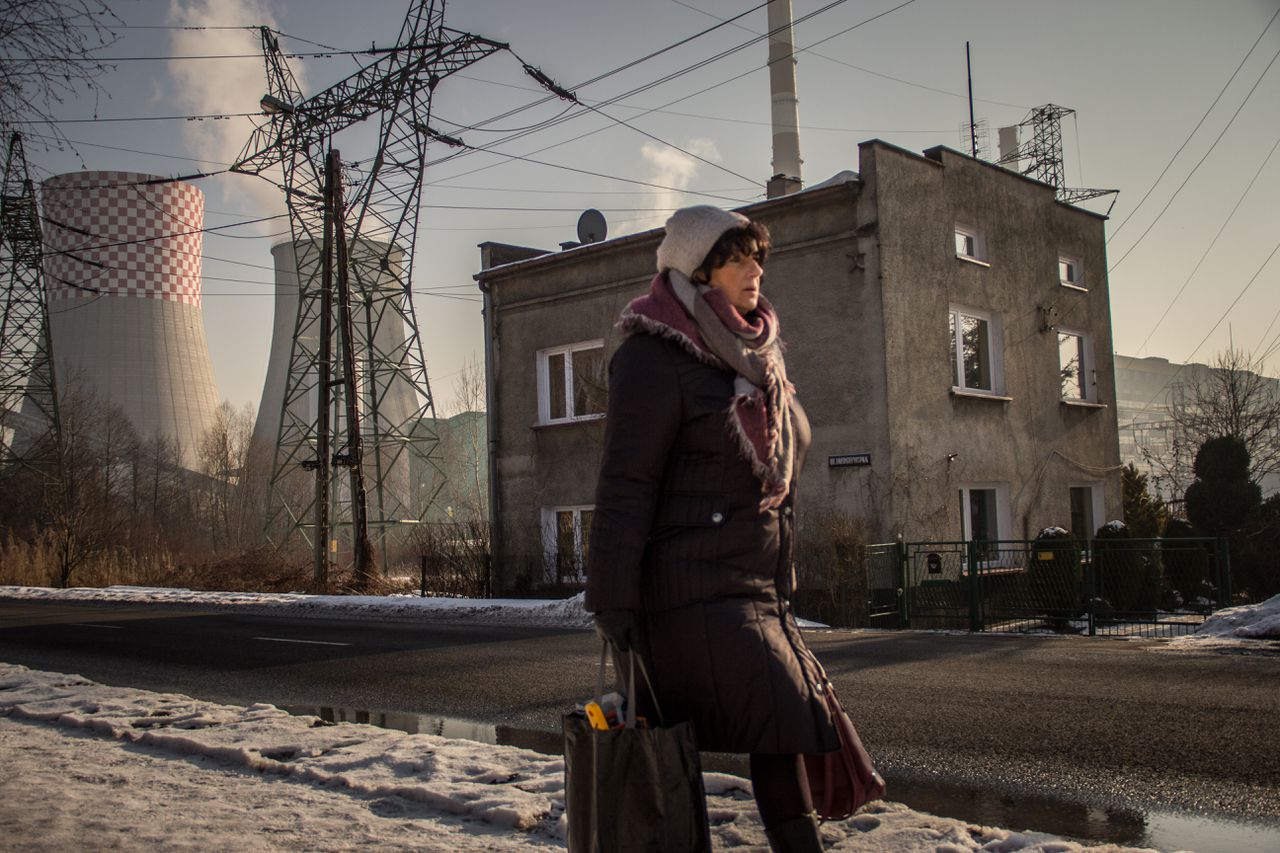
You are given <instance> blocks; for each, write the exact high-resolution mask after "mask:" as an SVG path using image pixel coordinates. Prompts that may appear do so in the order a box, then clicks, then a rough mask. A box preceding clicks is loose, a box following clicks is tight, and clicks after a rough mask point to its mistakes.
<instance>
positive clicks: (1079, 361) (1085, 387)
mask: <svg viewBox="0 0 1280 853" xmlns="http://www.w3.org/2000/svg"><path fill="white" fill-rule="evenodd" d="M1093 373H1094V367H1093V346H1092V341H1091V340H1090V338H1089V336H1088V335H1086V334H1085V333H1084V332H1077V331H1072V330H1070V329H1059V330H1058V381H1059V383H1060V384H1061V392H1062V399H1063V400H1066V401H1067V402H1074V403H1091V402H1094V401H1095V400H1096V399H1097V393H1096V392H1097V387H1096V383H1095V382H1094V376H1093Z"/></svg>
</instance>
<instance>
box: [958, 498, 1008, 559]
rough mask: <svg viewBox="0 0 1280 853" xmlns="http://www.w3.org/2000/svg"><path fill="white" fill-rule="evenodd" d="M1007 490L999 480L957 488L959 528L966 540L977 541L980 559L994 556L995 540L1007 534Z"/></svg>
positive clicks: (995, 554) (996, 556) (997, 554)
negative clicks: (998, 482)
mask: <svg viewBox="0 0 1280 853" xmlns="http://www.w3.org/2000/svg"><path fill="white" fill-rule="evenodd" d="M1010 523H1011V519H1010V516H1009V490H1008V487H1006V486H1004V485H1000V484H991V485H975V486H963V487H961V489H960V532H961V536H962V538H963V539H964V540H965V541H966V542H976V543H978V546H977V549H978V554H979V558H978V559H980V560H983V561H984V562H990V561H993V560H996V559H998V557H999V552H998V547H999V546H998V544H997V543H998V542H999V541H1000V540H1001V539H1004V538H1007V531H1008V530H1009V526H1010Z"/></svg>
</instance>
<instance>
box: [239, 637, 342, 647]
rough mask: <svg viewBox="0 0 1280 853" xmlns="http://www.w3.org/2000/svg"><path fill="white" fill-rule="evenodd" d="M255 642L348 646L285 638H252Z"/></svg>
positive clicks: (322, 641) (321, 641)
mask: <svg viewBox="0 0 1280 853" xmlns="http://www.w3.org/2000/svg"><path fill="white" fill-rule="evenodd" d="M253 639H255V640H266V641H267V642H268V643H305V644H306V645H308V646H349V645H351V644H350V643H328V642H325V641H324V640H291V639H288V638H286V637H254V638H253Z"/></svg>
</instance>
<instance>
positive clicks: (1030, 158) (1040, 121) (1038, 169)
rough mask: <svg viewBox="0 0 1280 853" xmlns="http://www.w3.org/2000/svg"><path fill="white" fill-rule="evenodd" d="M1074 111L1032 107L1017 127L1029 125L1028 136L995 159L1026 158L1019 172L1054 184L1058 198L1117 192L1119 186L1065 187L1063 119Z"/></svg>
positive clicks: (1069, 199) (1075, 198)
mask: <svg viewBox="0 0 1280 853" xmlns="http://www.w3.org/2000/svg"><path fill="white" fill-rule="evenodd" d="M1073 113H1075V110H1073V109H1070V108H1068V107H1060V106H1058V105H1057V104H1045V105H1044V106H1040V107H1036V108H1034V109H1033V110H1032V111H1031V113H1030V114H1029V115H1028V116H1027V117H1026V118H1025V119H1024V120H1023V121H1022V122H1021V123H1020V124H1019V125H1018V127H1029V128H1031V138H1030V139H1028V140H1027V141H1026V142H1023V143H1022V144H1021V145H1019V146H1018V147H1017V149H1016V150H1014V151H1011V152H1007V153H1005V154H1004V155H1003V156H1001V158H1000V159H999V160H998V161H997V162H998V163H1010V162H1015V161H1022V160H1026V161H1027V163H1026V165H1025V166H1024V167H1023V168H1022V170H1021V171H1022V174H1024V175H1027V176H1029V177H1032V178H1035V179H1036V180H1037V181H1043V182H1044V183H1046V184H1048V185H1049V186H1051V187H1053V188H1054V190H1055V191H1056V193H1057V197H1058V201H1062V202H1066V203H1068V204H1075V203H1077V202H1081V201H1087V200H1089V199H1091V198H1098V197H1099V196H1104V195H1109V194H1111V193H1118V192H1119V190H1102V189H1091V188H1087V187H1068V186H1067V179H1066V170H1065V168H1064V166H1063V157H1062V120H1063V119H1064V118H1066V117H1067V116H1069V115H1072V114H1073Z"/></svg>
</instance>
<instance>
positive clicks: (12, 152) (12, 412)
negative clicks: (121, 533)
mask: <svg viewBox="0 0 1280 853" xmlns="http://www.w3.org/2000/svg"><path fill="white" fill-rule="evenodd" d="M42 259H43V251H42V248H41V233H40V214H39V212H38V210H37V208H36V191H35V183H34V181H32V179H31V176H30V174H29V172H28V168H27V156H26V151H25V149H24V148H23V145H22V135H21V134H19V133H14V134H13V135H12V136H10V137H9V148H8V153H7V155H6V157H5V164H4V183H3V186H2V188H0V281H2V282H3V288H4V293H3V299H4V306H3V313H2V314H0V469H9V470H12V468H13V466H15V465H17V466H21V467H25V468H28V469H32V470H34V471H35V472H36V473H37V474H39V475H41V476H44V477H46V478H48V479H49V480H50V481H51V482H55V483H56V482H58V481H60V475H61V467H60V463H61V458H62V454H61V447H62V432H61V424H60V421H59V419H58V395H57V386H56V382H55V380H54V375H53V348H52V345H51V343H50V338H49V309H48V302H47V301H46V299H45V292H44V278H43V275H42V271H41V263H42Z"/></svg>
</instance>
